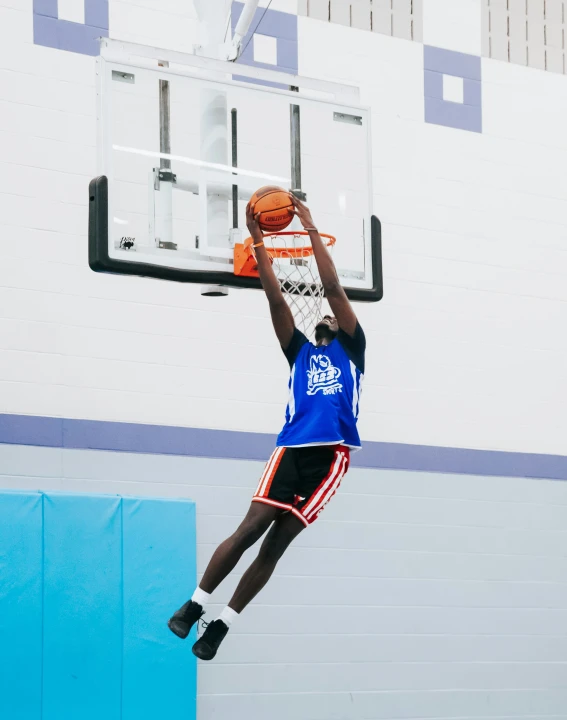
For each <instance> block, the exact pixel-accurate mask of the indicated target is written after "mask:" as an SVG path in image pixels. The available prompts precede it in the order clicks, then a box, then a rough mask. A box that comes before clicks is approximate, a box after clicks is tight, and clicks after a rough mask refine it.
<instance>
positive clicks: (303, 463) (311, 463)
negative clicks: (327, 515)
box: [252, 445, 350, 525]
mask: <svg viewBox="0 0 567 720" xmlns="http://www.w3.org/2000/svg"><path fill="white" fill-rule="evenodd" d="M349 462H350V450H349V448H348V447H346V446H345V445H316V446H312V447H300V448H293V447H292V448H286V447H278V448H276V449H275V450H274V452H273V453H272V456H271V457H270V459H269V460H268V462H267V463H266V467H265V469H264V472H263V474H262V477H261V478H260V483H259V484H258V488H257V490H256V492H255V493H254V497H253V498H252V500H253V502H261V503H265V504H266V505H273V506H274V507H279V508H282V509H284V510H287V511H288V512H291V513H293V514H294V515H295V516H296V517H297V518H298V519H299V520H301V522H302V523H303V524H304V525H310V524H311V523H312V522H314V521H315V520H316V519H317V518H318V516H319V514H320V513H321V511H322V510H323V508H324V507H325V505H326V504H327V503H328V502H329V500H330V499H331V498H332V497H333V495H334V494H335V493H336V491H337V489H338V487H339V485H340V484H341V480H342V479H343V477H344V476H345V475H346V472H347V470H348V466H349Z"/></svg>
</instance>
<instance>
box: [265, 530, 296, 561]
mask: <svg viewBox="0 0 567 720" xmlns="http://www.w3.org/2000/svg"><path fill="white" fill-rule="evenodd" d="M289 542H290V541H289V539H288V538H287V536H285V535H274V537H267V538H266V540H265V541H264V543H263V545H262V549H261V550H260V557H261V558H262V560H264V561H265V562H267V563H274V564H275V563H277V562H278V560H279V559H280V558H281V556H282V555H283V554H284V552H285V551H286V550H287V548H288V547H289Z"/></svg>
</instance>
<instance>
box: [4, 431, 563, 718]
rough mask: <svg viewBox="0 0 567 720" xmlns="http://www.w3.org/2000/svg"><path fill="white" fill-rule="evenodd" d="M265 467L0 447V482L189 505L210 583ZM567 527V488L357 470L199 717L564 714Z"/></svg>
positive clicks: (264, 598)
mask: <svg viewBox="0 0 567 720" xmlns="http://www.w3.org/2000/svg"><path fill="white" fill-rule="evenodd" d="M261 470H262V464H261V463H257V462H245V461H232V460H215V459H205V458H185V457H166V456H155V455H136V454H129V453H113V452H97V451H85V450H61V449H51V448H34V447H31V448H30V447H18V446H13V445H12V446H8V445H0V488H12V489H13V488H19V489H34V490H36V489H42V490H61V491H69V492H89V493H109V494H115V493H118V494H122V495H137V496H153V497H156V496H157V497H186V498H191V499H192V500H194V501H195V502H196V505H197V533H198V548H197V552H198V573H199V575H201V574H202V573H203V571H204V569H205V566H206V563H207V562H208V560H209V558H210V556H211V554H212V552H213V550H214V548H215V547H216V545H217V544H218V543H219V542H220V541H222V540H223V539H224V538H225V537H226V536H227V535H228V534H229V533H230V532H232V530H233V529H234V528H235V527H236V525H237V524H238V522H239V521H240V519H241V517H242V516H243V514H244V512H245V511H246V509H247V507H248V504H249V501H250V497H251V494H252V493H253V491H254V489H255V486H256V483H257V479H258V477H259V474H260V473H261ZM566 522H567V483H564V482H555V481H548V480H528V479H525V478H487V477H471V476H459V475H438V474H434V473H408V472H396V471H388V470H381V471H376V470H360V469H353V470H351V471H350V472H349V474H348V475H347V477H346V478H345V480H344V481H343V484H342V487H341V489H340V491H339V492H338V493H337V495H336V497H335V498H334V499H333V501H332V502H331V503H330V504H329V506H328V508H326V509H325V511H324V513H323V514H322V515H321V517H320V518H319V520H318V521H317V522H316V523H315V524H314V525H313V526H312V527H310V528H309V529H307V530H306V531H305V532H304V533H302V534H301V535H300V536H299V537H298V539H297V540H296V542H295V543H294V545H293V546H292V547H291V548H290V550H289V551H288V553H286V555H285V556H284V557H283V559H282V561H281V563H280V564H279V565H278V568H277V569H276V573H275V575H274V577H273V578H272V580H271V582H270V583H269V585H268V586H267V587H266V588H265V589H264V590H263V591H262V593H261V594H260V595H259V596H258V598H257V599H256V600H255V601H254V602H253V603H252V604H251V605H250V607H249V608H247V610H246V611H245V612H244V613H243V614H242V616H241V617H240V618H239V619H238V622H237V623H236V624H235V626H234V628H233V629H232V630H231V632H230V634H229V636H228V637H227V639H226V641H225V643H223V646H222V648H221V650H220V652H219V655H218V657H217V658H216V659H215V661H214V662H213V663H209V664H205V663H204V664H202V665H201V666H200V667H199V700H198V713H199V714H198V717H199V720H212V719H213V718H224V717H230V718H232V719H233V720H251V719H253V720H256V719H257V718H258V719H260V718H268V717H269V718H273V720H289V719H290V718H294V719H295V720H314V719H315V718H317V720H335V719H337V720H338V719H339V718H341V720H343V719H344V720H346V719H347V718H348V720H392V719H393V718H398V719H401V718H406V719H411V718H428V719H429V720H457V718H465V717H466V718H467V719H468V720H496V719H498V720H504V718H524V717H530V718H537V719H538V720H544V719H545V718H549V720H551V718H553V720H559V718H564V717H565V707H566V702H567V690H566V684H565V667H566V663H567V636H566V635H565V632H564V629H565V627H566V626H567V592H566V588H567V560H566V558H565V552H564V546H565V543H564V537H565V526H566ZM255 552H257V550H254V549H252V550H251V551H250V552H248V553H247V554H246V556H245V557H244V558H243V559H242V561H241V563H240V564H239V565H238V567H237V568H236V570H235V572H234V574H233V575H231V577H230V578H229V579H227V581H226V582H225V583H224V584H223V585H221V587H220V588H219V590H218V591H217V592H216V593H215V594H214V595H213V604H212V605H211V606H209V614H208V615H210V617H213V618H214V617H215V616H216V613H218V612H219V611H220V609H221V608H222V607H223V606H224V605H225V604H226V602H227V601H228V599H229V598H230V595H231V594H232V591H233V589H234V587H235V586H236V583H237V582H238V579H239V577H240V575H241V573H242V572H243V571H244V569H245V568H246V567H247V565H249V563H250V562H251V560H252V558H253V556H254V554H255ZM192 590H193V588H192V587H189V586H187V587H185V588H183V587H181V588H179V593H180V594H179V597H177V598H172V610H174V609H175V608H176V607H177V605H178V604H181V603H182V602H184V601H185V600H186V598H187V596H188V595H190V593H191V592H192ZM164 621H165V619H164ZM187 652H190V650H189V647H188V648H187Z"/></svg>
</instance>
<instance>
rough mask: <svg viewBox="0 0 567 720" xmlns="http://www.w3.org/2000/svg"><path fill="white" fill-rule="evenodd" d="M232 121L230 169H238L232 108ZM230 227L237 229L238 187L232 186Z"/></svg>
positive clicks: (235, 121) (234, 184) (236, 126)
mask: <svg viewBox="0 0 567 720" xmlns="http://www.w3.org/2000/svg"><path fill="white" fill-rule="evenodd" d="M230 116H231V121H232V167H235V168H237V167H238V110H237V109H236V108H232V110H231V112H230ZM232 227H233V228H234V229H236V228H237V227H238V185H237V184H236V183H233V185H232Z"/></svg>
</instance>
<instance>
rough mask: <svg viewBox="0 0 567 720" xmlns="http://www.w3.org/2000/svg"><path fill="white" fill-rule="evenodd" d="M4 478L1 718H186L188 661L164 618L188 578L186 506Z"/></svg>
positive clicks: (190, 543)
mask: <svg viewBox="0 0 567 720" xmlns="http://www.w3.org/2000/svg"><path fill="white" fill-rule="evenodd" d="M12 450H13V451H14V452H15V453H16V455H15V456H14V452H12V453H8V455H12V460H15V461H16V463H17V462H18V460H17V454H18V452H19V453H21V454H22V455H26V454H27V453H29V450H30V449H29V448H12ZM2 455H3V457H5V455H6V453H5V452H4V453H2ZM26 462H27V461H24V463H23V464H24V465H25V464H26ZM48 464H49V463H48ZM1 466H2V467H4V468H5V464H4V463H2V464H1ZM3 485H8V486H11V487H12V488H13V490H12V491H11V492H0V677H1V680H0V717H1V718H6V720H76V718H79V717H80V718H82V720H101V718H105V720H131V719H133V718H136V720H143V719H144V718H155V717H160V716H163V717H167V718H168V720H191V718H194V717H195V714H196V666H195V662H194V658H193V656H192V655H191V653H190V652H189V647H187V646H185V647H183V645H182V643H180V642H179V641H178V640H177V639H176V638H175V637H174V636H173V635H171V633H170V632H169V631H168V629H167V627H166V624H165V621H166V619H167V617H168V616H169V614H171V611H172V610H173V609H175V607H176V606H177V605H178V600H179V598H180V597H182V596H183V594H184V592H183V587H184V586H185V588H187V587H188V586H191V585H192V584H194V582H195V506H194V504H193V503H191V502H188V501H186V500H183V501H180V500H176V501H174V500H161V499H160V500H158V499H150V498H134V497H126V498H121V497H117V496H116V495H114V496H111V495H103V494H89V493H84V494H77V493H56V492H55V493H53V492H48V493H39V492H33V491H29V490H28V491H25V490H24V489H23V488H22V486H23V485H29V482H23V483H22V482H19V481H18V479H15V480H14V481H13V482H12V483H9V482H8V483H3ZM41 485H44V486H46V487H49V486H50V482H49V481H48V480H47V479H44V480H43V482H37V483H36V486H37V487H38V488H39V487H40V486H41ZM78 489H80V490H82V489H83V488H78ZM172 688H176V689H182V691H173V692H172Z"/></svg>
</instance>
